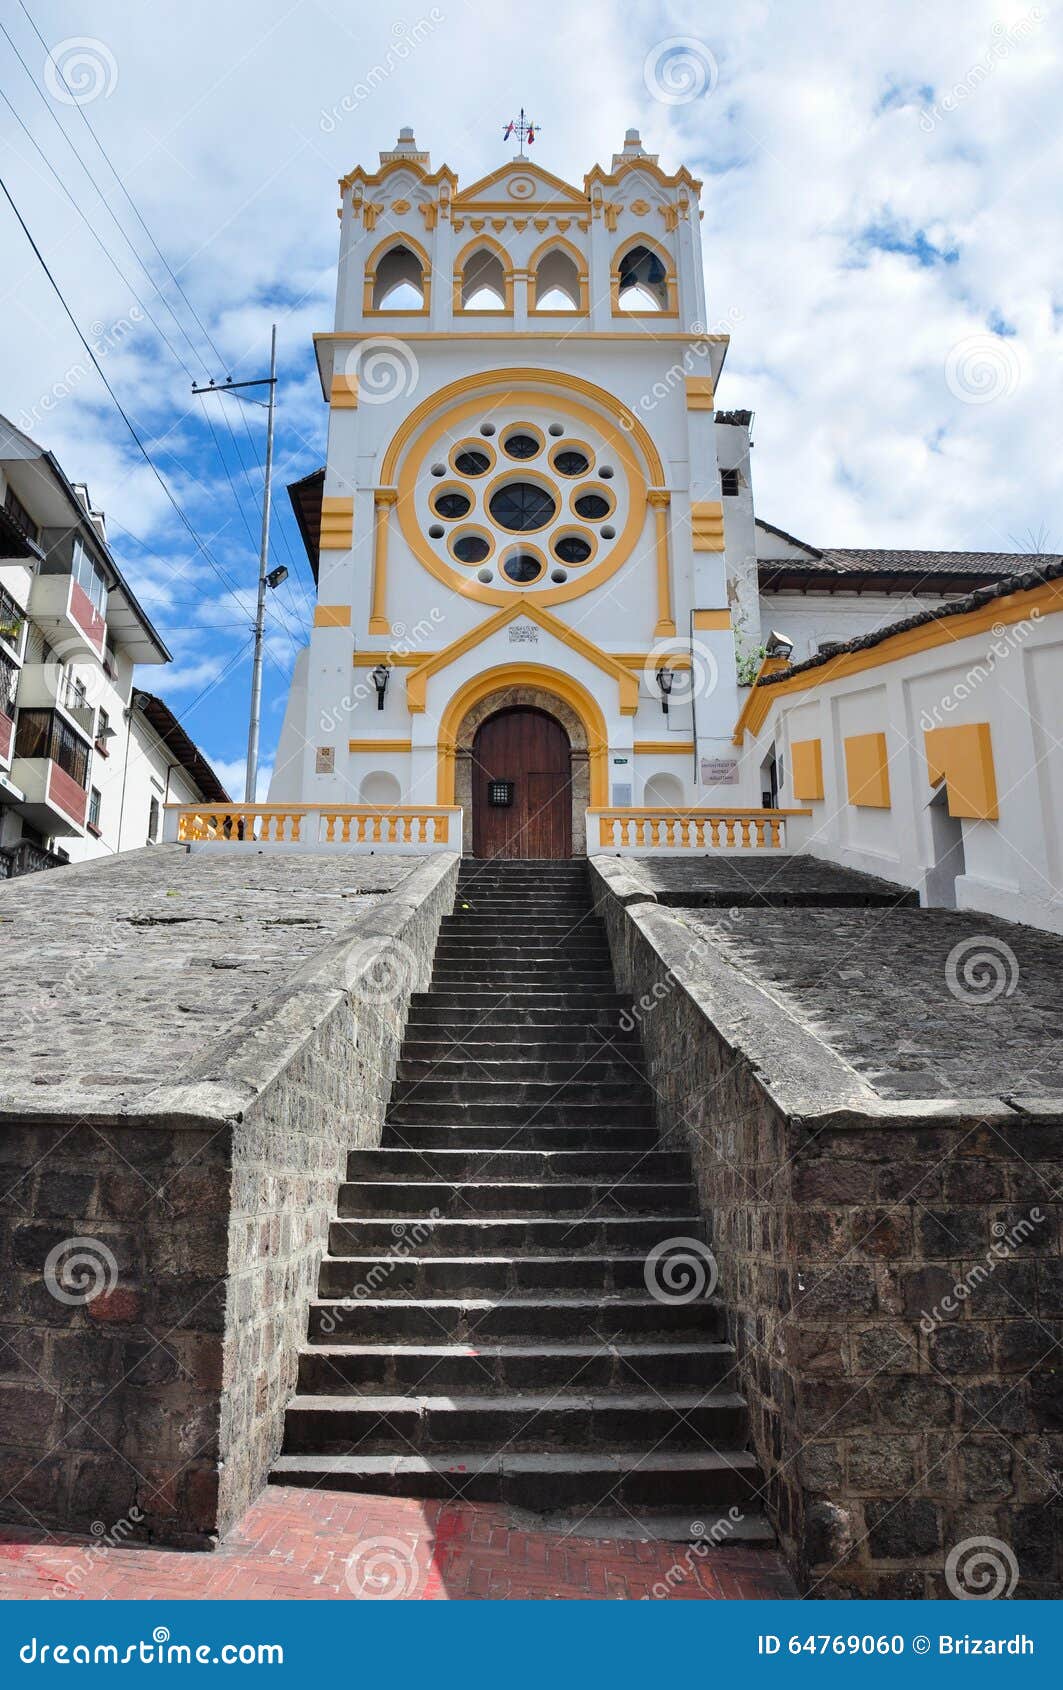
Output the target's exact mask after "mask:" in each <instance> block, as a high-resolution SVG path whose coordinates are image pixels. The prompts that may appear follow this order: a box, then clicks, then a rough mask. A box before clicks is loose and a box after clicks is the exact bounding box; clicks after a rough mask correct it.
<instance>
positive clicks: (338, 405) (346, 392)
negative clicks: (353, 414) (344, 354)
mask: <svg viewBox="0 0 1063 1690" xmlns="http://www.w3.org/2000/svg"><path fill="white" fill-rule="evenodd" d="M329 404H330V405H331V406H332V409H333V410H334V411H356V410H357V409H358V377H357V376H346V375H334V376H333V378H332V392H331V394H330V395H329Z"/></svg>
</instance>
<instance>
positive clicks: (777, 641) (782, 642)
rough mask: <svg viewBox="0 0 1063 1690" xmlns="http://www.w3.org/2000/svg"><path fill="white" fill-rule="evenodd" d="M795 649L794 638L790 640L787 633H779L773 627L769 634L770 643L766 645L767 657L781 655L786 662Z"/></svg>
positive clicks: (765, 652) (765, 653)
mask: <svg viewBox="0 0 1063 1690" xmlns="http://www.w3.org/2000/svg"><path fill="white" fill-rule="evenodd" d="M793 649H794V642H793V640H788V639H787V638H786V635H785V634H777V633H776V632H775V630H774V628H773V629H772V631H771V633H770V634H769V635H768V643H767V645H766V646H765V647H764V655H765V657H781V658H782V660H783V662H784V663H785V662H786V661H787V660H788V659H789V656H790V653H791V652H792V651H793Z"/></svg>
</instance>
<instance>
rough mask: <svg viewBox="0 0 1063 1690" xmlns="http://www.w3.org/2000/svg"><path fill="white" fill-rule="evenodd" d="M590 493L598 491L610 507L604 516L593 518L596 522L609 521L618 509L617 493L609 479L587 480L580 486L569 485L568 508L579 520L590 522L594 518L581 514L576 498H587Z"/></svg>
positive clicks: (575, 518)
mask: <svg viewBox="0 0 1063 1690" xmlns="http://www.w3.org/2000/svg"><path fill="white" fill-rule="evenodd" d="M589 493H596V494H597V495H598V497H599V499H604V500H605V502H606V504H607V505H608V506H609V509H608V510H607V511H606V513H605V515H604V516H596V517H594V518H593V521H595V522H608V521H609V518H610V517H611V516H612V515H613V513H614V511H615V510H616V494H615V492H614V491H613V489H612V488H611V487H610V485H609V483H608V482H607V481H585V482H583V483H582V485H581V486H579V487H573V486H572V485H571V484H570V485H569V494H568V508H569V510H570V511H571V512H572V516H573V518H574V520H575V521H577V522H590V521H591V520H592V518H590V517H586V516H581V515H580V513H579V511H578V510H577V509H576V500H577V499H583V498H586V496H587V495H588V494H589Z"/></svg>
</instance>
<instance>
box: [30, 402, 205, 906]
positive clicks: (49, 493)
mask: <svg viewBox="0 0 1063 1690" xmlns="http://www.w3.org/2000/svg"><path fill="white" fill-rule="evenodd" d="M169 661H170V653H169V652H168V651H167V649H166V647H165V645H164V644H163V642H162V640H161V639H160V638H159V636H158V634H157V633H156V632H155V629H154V628H153V627H152V625H151V623H150V621H149V620H148V618H147V616H146V615H145V614H144V612H143V610H142V609H141V608H140V606H139V604H138V603H137V601H136V598H135V597H134V595H133V593H132V592H131V590H130V588H129V586H128V584H127V583H126V581H125V580H124V579H123V577H122V573H121V571H120V570H119V568H118V565H117V564H116V562H115V560H114V558H113V556H112V554H111V551H110V549H109V547H108V545H107V537H106V530H105V526H104V519H103V514H102V512H100V511H94V510H93V509H92V506H91V502H90V500H89V494H88V489H87V487H85V486H83V485H78V484H74V483H71V482H70V481H68V480H67V478H66V475H65V474H64V473H63V470H62V469H61V468H60V466H59V464H58V463H57V461H56V459H55V458H54V457H53V456H52V454H51V453H50V452H48V451H46V450H45V449H44V448H43V447H42V446H39V445H38V444H37V443H36V442H35V441H33V440H31V439H30V438H29V437H28V435H25V434H23V433H22V432H21V430H19V429H18V428H16V427H15V426H14V424H13V423H11V422H9V421H8V420H7V419H6V418H4V417H0V879H6V878H8V877H9V876H11V875H13V874H23V873H27V872H30V871H32V870H34V869H38V868H50V867H53V866H55V865H56V864H58V863H62V862H82V861H84V860H85V859H87V858H89V857H98V856H106V855H109V854H111V853H112V852H115V851H124V850H130V849H132V848H134V847H136V846H140V845H145V844H152V843H154V842H155V841H157V840H159V839H161V838H162V810H163V806H164V805H165V804H166V803H171V802H177V803H184V804H193V803H197V802H199V801H200V800H207V801H211V802H223V801H224V802H227V799H228V795H227V794H226V792H225V789H224V787H223V786H222V785H221V783H220V782H219V780H218V778H217V776H216V775H215V774H214V771H213V769H211V767H210V765H209V763H207V761H206V759H205V758H204V757H203V756H202V755H201V754H200V753H199V752H198V751H197V750H196V747H195V746H194V745H193V744H192V741H191V740H190V739H189V738H188V735H187V734H186V733H185V731H184V729H183V728H182V727H181V726H180V724H179V723H178V722H177V721H176V719H175V718H174V716H173V715H172V714H171V713H170V711H169V710H168V709H167V707H166V705H165V704H164V703H163V702H162V700H161V699H159V698H157V697H155V696H154V694H151V693H148V692H142V691H140V690H138V689H135V688H134V685H133V669H134V665H135V664H149V663H150V664H164V663H168V662H169Z"/></svg>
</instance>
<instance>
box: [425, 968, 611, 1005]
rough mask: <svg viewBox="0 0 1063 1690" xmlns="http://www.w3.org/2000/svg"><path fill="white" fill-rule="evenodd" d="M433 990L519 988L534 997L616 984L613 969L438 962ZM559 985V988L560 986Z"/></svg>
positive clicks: (599, 989)
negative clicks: (442, 964)
mask: <svg viewBox="0 0 1063 1690" xmlns="http://www.w3.org/2000/svg"><path fill="white" fill-rule="evenodd" d="M429 984H430V986H431V989H432V991H433V992H462V991H468V992H493V993H494V994H495V996H496V998H497V997H500V996H503V995H506V994H508V993H509V992H514V991H518V992H521V993H526V994H527V995H528V996H529V997H532V998H533V997H534V994H535V993H539V994H540V996H542V995H549V994H555V995H560V992H562V991H563V990H564V988H566V987H567V986H569V985H570V986H571V987H572V990H573V991H576V992H579V993H584V992H588V993H589V992H608V991H611V990H612V988H613V975H612V971H611V970H610V969H605V968H601V969H589V968H581V969H579V970H578V971H577V970H576V969H568V968H555V967H553V965H550V964H546V963H542V964H537V965H536V966H535V967H534V968H494V967H491V968H467V967H462V968H450V967H439V966H437V967H436V968H435V969H434V971H433V973H432V978H431V981H430V982H429ZM559 989H560V990H559Z"/></svg>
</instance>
